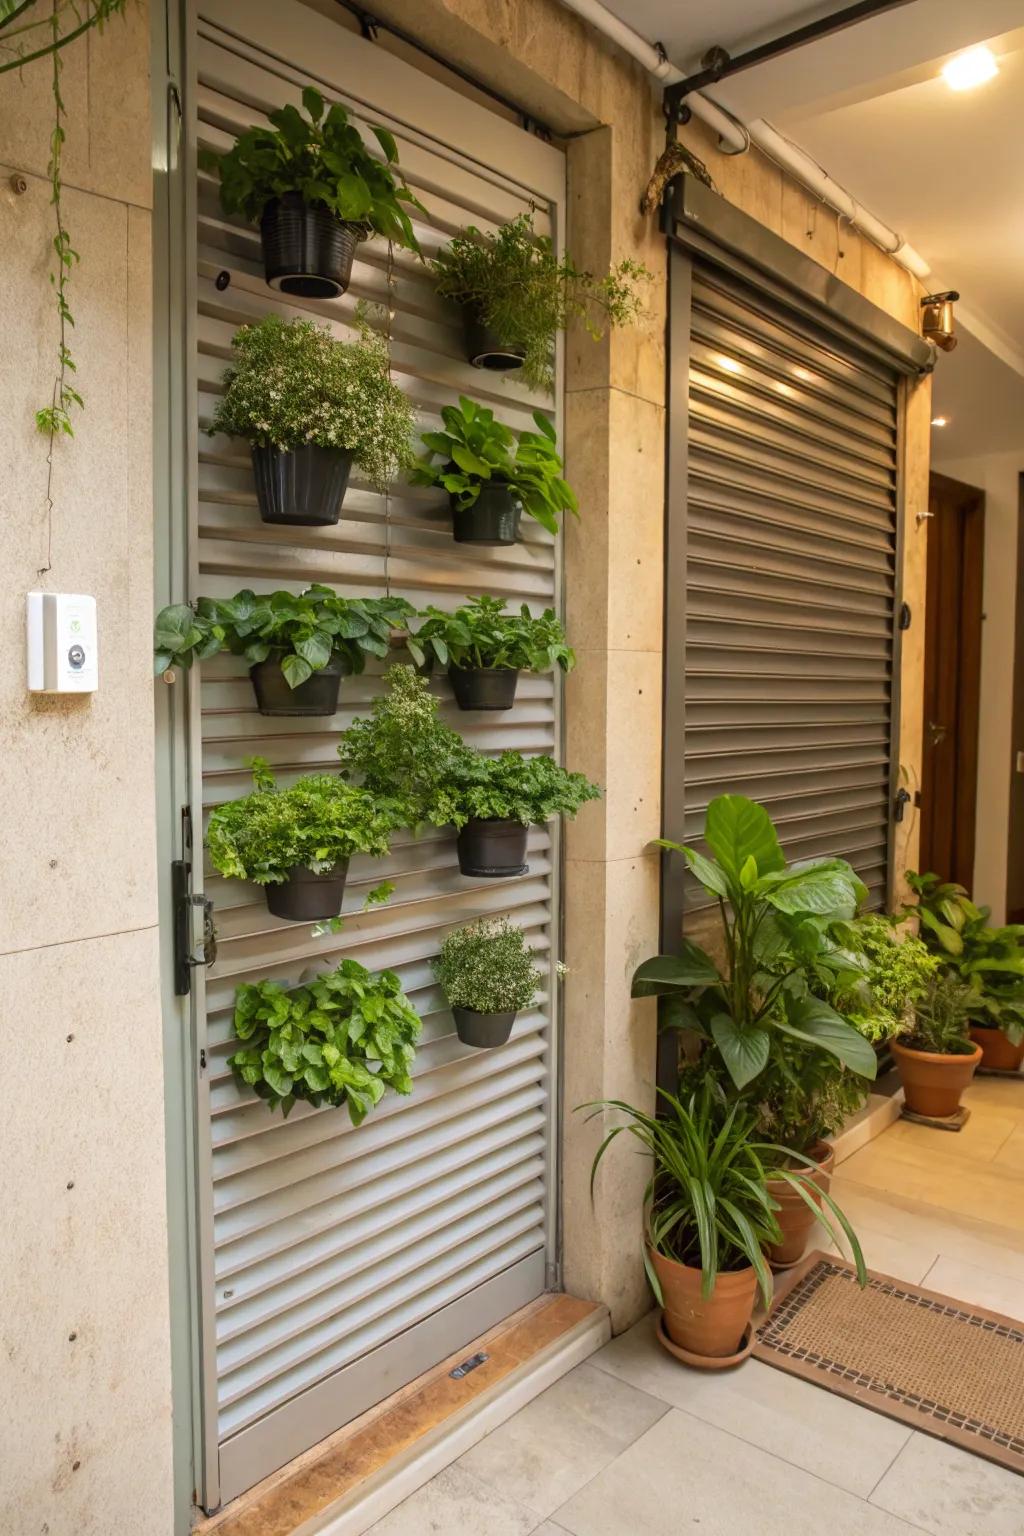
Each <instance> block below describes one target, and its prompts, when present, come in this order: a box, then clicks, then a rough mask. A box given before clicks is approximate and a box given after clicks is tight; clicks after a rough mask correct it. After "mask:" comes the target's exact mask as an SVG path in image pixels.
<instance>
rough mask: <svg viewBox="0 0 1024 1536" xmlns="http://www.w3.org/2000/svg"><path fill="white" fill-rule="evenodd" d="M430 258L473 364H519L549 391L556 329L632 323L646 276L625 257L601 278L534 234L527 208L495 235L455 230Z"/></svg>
mask: <svg viewBox="0 0 1024 1536" xmlns="http://www.w3.org/2000/svg"><path fill="white" fill-rule="evenodd" d="M430 265H431V267H432V269H433V271H434V274H435V276H436V277H437V291H438V293H439V294H441V296H442V298H446V299H454V300H455V302H456V303H457V304H460V305H461V306H462V313H463V320H464V324H465V330H466V348H467V353H468V356H469V361H470V362H471V363H472V364H473V365H474V367H476V368H488V369H491V370H494V371H497V372H503V373H504V372H510V371H511V370H513V369H521V370H522V375H523V378H524V379H525V380H526V382H527V384H529V385H530V386H531V387H532V388H533V389H543V390H546V391H547V392H548V393H549V394H550V393H551V392H552V390H553V387H554V351H555V336H556V334H557V332H558V331H562V330H564V329H565V328H566V326H567V325H568V324H569V322H570V321H571V320H581V321H582V322H583V324H584V325H585V326H586V329H587V331H588V332H589V334H590V335H591V336H592V337H593V338H594V340H595V341H596V340H599V339H600V337H601V336H602V335H603V334H604V329H605V327H606V326H613V325H629V324H630V323H631V322H633V321H635V320H636V319H637V317H638V315H639V314H640V310H641V300H640V295H639V292H638V287H639V284H640V283H642V282H648V281H649V280H650V277H651V274H650V273H649V272H648V271H647V268H646V267H644V266H642V265H641V264H640V263H639V262H636V261H629V260H627V261H621V262H619V264H618V266H616V267H612V268H611V270H610V271H609V272H607V273H606V274H605V275H604V277H596V276H595V275H594V274H593V273H592V272H584V271H582V270H581V269H580V268H579V267H577V265H576V263H575V262H574V261H573V259H572V257H571V256H568V255H565V256H558V255H557V253H556V252H555V249H554V246H553V245H552V243H551V240H550V239H549V238H548V236H547V235H537V234H534V230H533V215H532V213H521V214H520V215H519V217H518V218H516V219H513V220H511V222H510V223H508V224H503V225H502V226H501V228H500V229H497V230H495V232H494V233H493V234H482V233H481V231H480V230H479V229H477V228H476V227H475V226H474V225H470V226H469V227H468V228H467V229H463V230H460V232H459V233H458V234H457V235H456V236H455V237H454V239H453V240H452V241H451V242H450V244H448V245H447V246H445V247H444V249H443V250H441V251H440V252H439V254H438V256H437V258H436V260H434V261H432V262H431V264H430Z"/></svg>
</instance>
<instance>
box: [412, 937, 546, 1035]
mask: <svg viewBox="0 0 1024 1536" xmlns="http://www.w3.org/2000/svg"><path fill="white" fill-rule="evenodd" d="M433 969H434V975H435V976H436V978H437V980H438V982H439V983H440V985H441V987H442V989H443V991H444V995H445V997H446V998H447V999H448V1002H449V1004H450V1005H451V1007H453V1008H470V1009H472V1010H473V1012H474V1013H518V1012H519V1010H520V1009H521V1008H530V1007H532V1006H533V1002H534V999H535V997H536V996H537V988H538V986H539V985H540V982H541V974H540V971H538V969H537V967H536V966H535V965H534V963H533V951H532V950H531V949H530V946H529V945H528V944H527V942H526V938H525V935H524V934H523V930H522V929H521V928H517V927H516V925H515V924H514V923H510V922H509V920H508V918H507V917H500V918H480V919H479V920H478V921H477V922H475V923H469V924H467V926H466V927H465V928H456V929H455V931H454V932H453V933H449V934H448V936H447V937H446V938H445V940H444V942H443V943H442V945H441V953H440V955H439V956H438V958H437V959H436V960H435V961H434V965H433Z"/></svg>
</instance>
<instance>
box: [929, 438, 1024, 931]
mask: <svg viewBox="0 0 1024 1536" xmlns="http://www.w3.org/2000/svg"><path fill="white" fill-rule="evenodd" d="M933 468H934V469H936V470H938V471H939V472H940V474H944V475H950V476H951V477H952V478H953V479H954V480H962V481H964V482H965V483H966V484H967V485H974V486H977V487H978V488H979V489H980V490H983V491H984V492H985V572H984V589H983V598H982V606H983V612H984V621H983V623H982V641H981V711H980V721H979V735H978V819H977V830H976V840H975V853H974V894H975V897H976V898H977V900H978V901H981V902H984V903H986V904H987V905H988V906H990V907H991V908H992V916H993V918H994V920H995V921H996V922H1004V921H1005V917H1006V859H1007V837H1008V833H1009V821H1010V775H1011V771H1012V766H1013V653H1014V627H1015V608H1016V600H1017V560H1018V555H1019V552H1018V549H1017V524H1018V516H1019V513H1018V495H1019V491H1018V482H1019V476H1020V473H1021V471H1022V470H1024V445H1022V447H1021V448H1020V450H1019V451H1017V452H1013V453H996V454H988V455H985V456H984V457H980V458H974V459H949V460H946V459H942V458H939V457H938V456H936V457H935V458H934V459H933Z"/></svg>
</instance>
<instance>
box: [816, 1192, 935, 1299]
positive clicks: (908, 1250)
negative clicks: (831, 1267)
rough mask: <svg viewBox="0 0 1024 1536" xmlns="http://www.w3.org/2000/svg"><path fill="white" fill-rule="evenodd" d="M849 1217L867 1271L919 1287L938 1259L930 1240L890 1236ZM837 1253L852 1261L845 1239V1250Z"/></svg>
mask: <svg viewBox="0 0 1024 1536" xmlns="http://www.w3.org/2000/svg"><path fill="white" fill-rule="evenodd" d="M844 1209H845V1207H844ZM847 1215H848V1216H849V1217H850V1221H851V1224H852V1226H853V1230H854V1231H855V1232H856V1234H857V1237H858V1239H859V1241H860V1246H861V1250H862V1251H863V1254H864V1262H865V1264H866V1265H867V1266H868V1269H874V1270H877V1271H878V1273H879V1274H881V1275H891V1276H892V1277H893V1279H894V1280H906V1281H907V1282H908V1283H909V1284H911V1285H918V1284H920V1282H921V1281H922V1280H923V1279H924V1277H925V1275H926V1274H927V1273H928V1271H929V1269H931V1267H932V1265H933V1264H934V1263H935V1260H936V1259H937V1258H938V1256H939V1254H938V1249H937V1248H936V1247H935V1246H934V1245H933V1244H932V1243H929V1242H928V1241H927V1240H925V1241H922V1242H915V1241H914V1240H913V1239H912V1238H904V1237H895V1236H893V1234H892V1233H891V1232H881V1231H879V1230H878V1228H877V1227H873V1226H871V1225H870V1223H868V1222H865V1221H857V1220H854V1217H853V1214H852V1212H849V1211H848V1212H847ZM830 1251H831V1252H836V1251H837V1250H836V1249H831V1250H830ZM838 1251H840V1252H842V1254H843V1257H844V1258H847V1259H848V1258H849V1257H850V1249H849V1245H848V1244H847V1242H846V1240H845V1238H844V1240H843V1247H842V1249H841V1250H838Z"/></svg>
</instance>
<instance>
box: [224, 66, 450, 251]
mask: <svg viewBox="0 0 1024 1536" xmlns="http://www.w3.org/2000/svg"><path fill="white" fill-rule="evenodd" d="M302 105H303V107H304V109H305V111H304V113H303V112H300V111H299V109H298V107H294V106H291V105H289V106H286V107H280V108H279V109H278V110H277V111H276V112H271V113H269V114H268V116H269V121H270V125H271V126H270V127H269V128H247V129H246V130H245V132H244V133H240V134H239V136H238V138H237V139H236V140H235V142H234V144H233V145H232V146H231V148H230V149H229V150H228V151H227V152H226V153H225V154H223V155H218V154H215V153H214V152H213V151H212V150H204V151H202V153H201V154H200V164H201V165H202V166H203V169H204V170H209V171H214V172H215V173H216V174H217V175H218V176H219V177H220V200H221V206H222V207H223V209H224V212H225V213H232V214H233V213H237V214H241V216H242V218H244V219H247V220H248V221H249V223H250V224H255V223H257V222H258V221H259V219H260V217H261V216H262V214H263V210H264V209H265V208H266V206H267V204H268V203H269V202H271V201H272V200H273V199H274V198H276V197H283V196H284V195H285V193H286V192H297V193H299V195H300V196H301V197H302V199H303V201H304V202H307V203H312V204H319V205H320V206H321V207H324V208H327V209H329V210H330V212H331V213H333V214H336V215H337V217H338V218H339V219H343V220H344V221H345V222H346V223H350V224H362V225H364V226H365V227H366V231H367V232H369V231H371V230H372V231H374V232H375V233H376V234H378V235H383V236H384V237H385V239H387V240H393V241H394V243H395V244H396V245H404V246H406V247H407V248H408V249H409V250H410V251H415V252H416V254H417V255H419V254H420V248H419V245H418V243H417V240H416V235H415V233H414V231H413V227H412V223H411V221H410V219H409V213H408V209H409V208H410V207H412V208H417V209H419V211H420V212H421V213H425V212H426V209H425V208H424V207H423V204H422V203H421V202H419V200H418V199H417V198H416V197H414V196H413V194H412V193H411V192H410V191H409V188H408V187H407V186H406V183H405V178H404V176H403V175H402V172H401V170H400V169H399V165H398V147H397V145H396V144H395V140H394V137H393V135H392V134H391V133H389V132H388V130H387V129H386V128H381V127H379V126H378V125H377V124H375V123H368V124H367V127H368V128H369V130H370V132H371V133H372V134H373V136H374V138H375V139H376V140H377V143H378V144H379V145H380V148H381V150H382V151H383V153H384V159H383V161H381V160H379V159H378V158H377V156H376V155H373V154H371V152H370V150H369V149H368V148H367V145H366V144H365V142H364V140H363V137H362V135H361V134H360V132H359V130H358V128H356V127H355V126H354V125H353V124H352V123H350V122H349V119H348V113H347V112H346V111H345V108H344V107H343V106H341V104H340V103H339V102H334V103H333V104H332V105H331V106H330V107H327V106H326V103H325V102H324V98H323V97H322V96H321V94H320V92H319V91H317V90H315V89H314V88H313V87H312V86H311V85H307V86H306V88H305V89H304V90H303V92H302Z"/></svg>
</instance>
